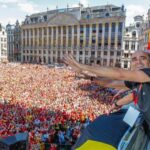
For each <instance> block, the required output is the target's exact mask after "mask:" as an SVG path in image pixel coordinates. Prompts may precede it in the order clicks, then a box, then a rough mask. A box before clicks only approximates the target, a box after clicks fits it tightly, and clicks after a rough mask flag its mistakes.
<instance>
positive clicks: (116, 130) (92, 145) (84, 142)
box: [72, 109, 129, 150]
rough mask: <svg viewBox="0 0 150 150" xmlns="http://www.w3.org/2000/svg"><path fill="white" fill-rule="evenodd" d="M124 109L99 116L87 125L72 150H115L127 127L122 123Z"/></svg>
mask: <svg viewBox="0 0 150 150" xmlns="http://www.w3.org/2000/svg"><path fill="white" fill-rule="evenodd" d="M126 111H127V110H126V109H122V110H119V111H117V112H115V113H111V114H110V115H101V116H99V117H98V118H97V119H95V120H94V121H93V122H92V123H91V124H90V125H88V126H87V127H86V128H85V129H84V131H83V133H82V134H81V136H80V138H79V139H78V140H77V142H76V144H75V145H74V146H73V148H72V150H117V147H118V144H119V142H120V140H121V138H122V137H123V135H124V133H125V132H126V131H127V129H128V128H129V126H128V125H127V124H126V123H125V122H124V121H123V118H124V116H125V113H126Z"/></svg>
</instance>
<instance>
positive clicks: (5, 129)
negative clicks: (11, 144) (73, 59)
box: [0, 64, 114, 150]
mask: <svg viewBox="0 0 150 150" xmlns="http://www.w3.org/2000/svg"><path fill="white" fill-rule="evenodd" d="M0 70H1V71H0V137H3V138H6V137H7V136H10V135H14V134H16V133H20V132H28V133H29V144H30V149H32V150H34V149H36V150H38V149H41V150H44V149H49V150H58V149H61V148H64V149H67V148H68V149H70V147H71V146H72V145H73V144H74V143H75V141H76V139H77V138H78V137H79V135H80V133H81V131H82V130H83V129H84V128H85V127H86V126H87V125H88V124H89V123H90V122H91V121H93V120H94V119H95V118H96V117H97V116H98V115H100V114H103V113H105V112H106V110H107V109H108V108H110V101H111V99H112V97H113V95H114V92H113V91H111V90H110V89H106V88H103V87H100V86H99V85H97V84H96V83H94V82H92V81H91V80H88V79H82V78H79V77H77V76H76V74H75V72H73V71H72V70H71V69H69V68H63V69H58V68H49V67H48V66H40V65H31V64H1V65H0ZM67 146H68V147H67Z"/></svg>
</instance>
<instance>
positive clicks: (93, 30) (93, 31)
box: [92, 24, 96, 33]
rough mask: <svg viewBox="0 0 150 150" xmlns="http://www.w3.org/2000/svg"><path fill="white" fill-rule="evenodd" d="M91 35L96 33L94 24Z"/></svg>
mask: <svg viewBox="0 0 150 150" xmlns="http://www.w3.org/2000/svg"><path fill="white" fill-rule="evenodd" d="M92 33H96V24H93V25H92Z"/></svg>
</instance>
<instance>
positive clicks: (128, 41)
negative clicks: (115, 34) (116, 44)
mask: <svg viewBox="0 0 150 150" xmlns="http://www.w3.org/2000/svg"><path fill="white" fill-rule="evenodd" d="M143 22H144V20H143V16H140V15H138V16H135V17H134V23H133V24H131V25H130V26H127V27H126V28H125V32H124V36H123V55H122V60H121V67H122V68H125V69H130V62H131V56H132V54H133V53H134V52H135V51H138V50H141V49H140V48H139V46H140V44H139V43H140V35H141V29H142V25H143Z"/></svg>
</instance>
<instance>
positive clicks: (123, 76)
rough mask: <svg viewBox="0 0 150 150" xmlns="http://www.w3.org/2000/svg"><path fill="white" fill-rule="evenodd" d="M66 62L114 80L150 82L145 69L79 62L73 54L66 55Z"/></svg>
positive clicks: (80, 69)
mask: <svg viewBox="0 0 150 150" xmlns="http://www.w3.org/2000/svg"><path fill="white" fill-rule="evenodd" d="M65 63H66V64H68V65H70V66H71V67H73V68H78V70H79V71H80V72H83V73H86V72H89V73H92V74H95V76H99V77H105V78H110V79H114V80H127V81H133V82H141V83H142V82H150V77H149V76H148V75H146V74H145V73H144V72H143V71H136V70H135V71H129V70H124V69H121V68H110V67H97V66H88V65H83V64H80V63H78V62H77V61H76V60H75V59H74V58H73V57H72V56H66V57H65Z"/></svg>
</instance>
